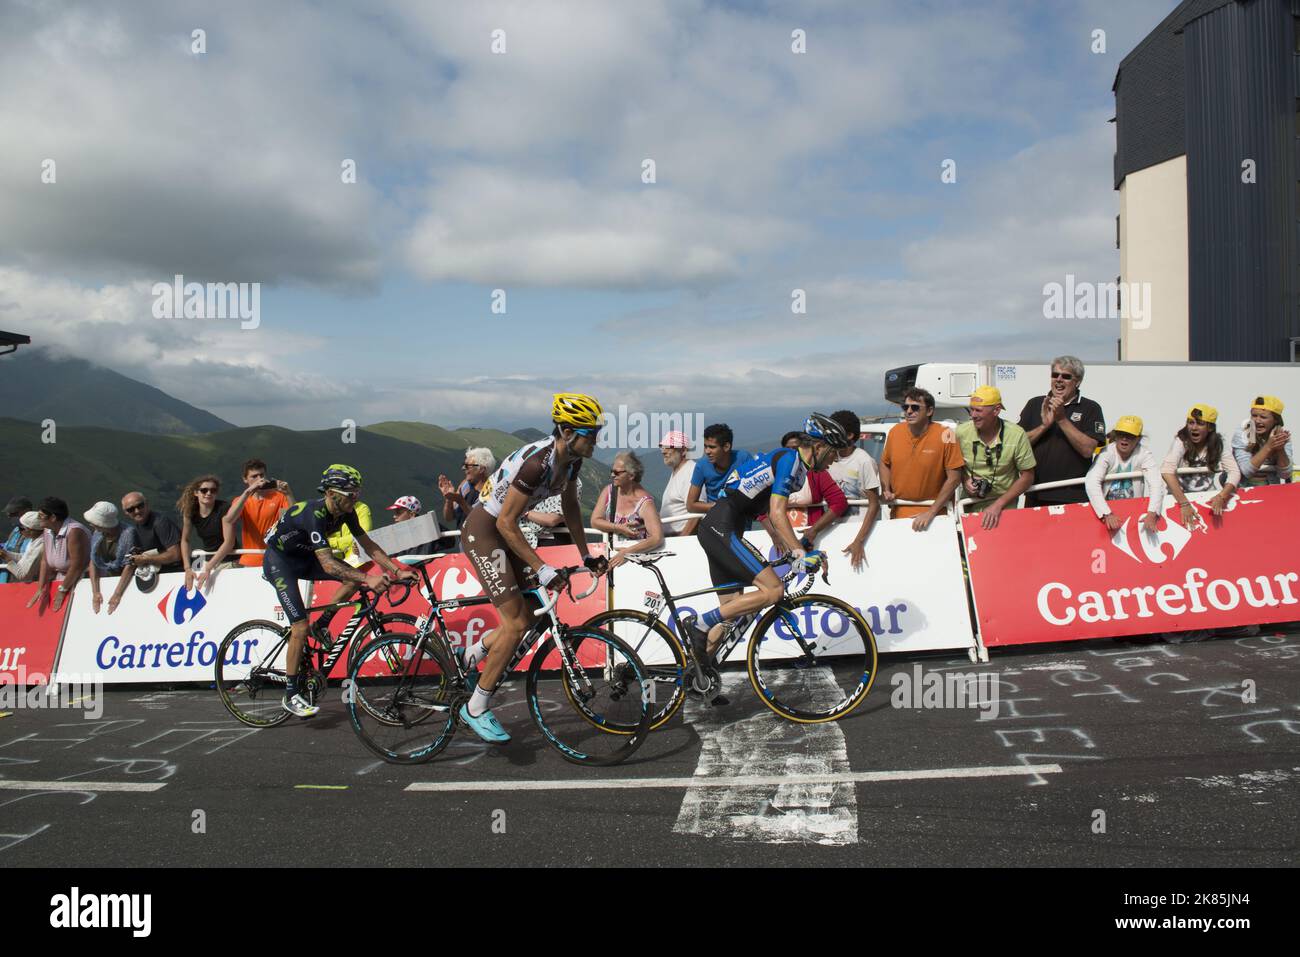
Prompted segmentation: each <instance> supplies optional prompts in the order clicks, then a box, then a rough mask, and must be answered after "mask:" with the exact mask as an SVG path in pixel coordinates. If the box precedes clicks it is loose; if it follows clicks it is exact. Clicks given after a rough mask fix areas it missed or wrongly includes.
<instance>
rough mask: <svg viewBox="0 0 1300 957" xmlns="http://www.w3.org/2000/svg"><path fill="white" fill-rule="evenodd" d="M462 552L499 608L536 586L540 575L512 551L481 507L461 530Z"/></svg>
mask: <svg viewBox="0 0 1300 957" xmlns="http://www.w3.org/2000/svg"><path fill="white" fill-rule="evenodd" d="M460 543H461V550H462V551H463V552H464V553H465V557H466V558H468V559H469V564H470V568H472V569H473V570H474V575H475V576H476V577H477V578H478V580H479V584H480V585H482V586H483V591H484V592H485V593H486V594H487V596H488V598H490V599H492V604H493V605H495V606H496V607H498V608H500V607H501V606H502V605H504V604H506V603H507V602H508V601H510V600H511V599H512V598H516V597H518V596H519V595H520V594H521V592H522V590H523V589H525V588H536V587H537V576H536V575H534V574H533V570H532V568H531V567H530V566H529V565H528V563H527V562H525V561H524V560H523V559H522V558H520V557H519V556H518V555H516V554H515V553H514V552H513V551H511V550H510V546H509V545H507V544H506V540H505V539H504V538H502V537H501V533H500V532H499V531H497V520H496V517H495V516H493V515H492V514H490V513H489V512H488V511H487V509H485V508H483V507H482V506H481V505H476V506H474V509H473V510H472V511H471V512H470V513H469V518H467V519H465V524H464V525H463V526H461V530H460Z"/></svg>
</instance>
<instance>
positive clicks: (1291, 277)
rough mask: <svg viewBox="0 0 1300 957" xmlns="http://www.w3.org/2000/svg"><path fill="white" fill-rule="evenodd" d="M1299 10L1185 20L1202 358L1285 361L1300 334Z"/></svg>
mask: <svg viewBox="0 0 1300 957" xmlns="http://www.w3.org/2000/svg"><path fill="white" fill-rule="evenodd" d="M1294 7H1295V4H1294V3H1293V2H1292V0H1251V2H1245V3H1243V2H1231V3H1226V4H1222V5H1220V6H1218V7H1216V8H1215V9H1213V10H1211V11H1209V12H1207V13H1205V14H1204V15H1202V16H1199V17H1197V18H1195V19H1189V20H1186V21H1185V26H1184V29H1183V50H1184V67H1185V69H1184V76H1185V103H1186V106H1187V109H1186V137H1187V143H1186V151H1187V195H1188V209H1187V213H1188V223H1187V226H1188V277H1189V280H1188V281H1189V289H1188V300H1189V316H1188V345H1189V350H1190V351H1189V356H1188V358H1190V359H1191V360H1193V361H1197V360H1206V361H1216V362H1285V361H1287V359H1288V358H1289V353H1290V348H1289V338H1290V337H1291V336H1294V335H1300V328H1297V326H1298V322H1297V317H1298V315H1300V313H1298V312H1297V303H1298V300H1297V295H1298V293H1300V289H1298V288H1297V282H1296V273H1297V268H1298V266H1300V257H1298V255H1297V253H1298V252H1300V250H1298V249H1297V242H1296V223H1297V191H1296V176H1297V166H1296V147H1297V138H1296V137H1297V132H1300V130H1298V129H1297V103H1296V93H1295V91H1296V53H1295V50H1296V21H1295V17H1294V14H1293V9H1294ZM1247 160H1253V161H1254V176H1255V182H1254V183H1253V184H1252V183H1244V182H1243V181H1242V177H1243V175H1244V171H1243V164H1244V163H1245V162H1246V161H1247Z"/></svg>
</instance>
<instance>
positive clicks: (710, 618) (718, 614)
mask: <svg viewBox="0 0 1300 957" xmlns="http://www.w3.org/2000/svg"><path fill="white" fill-rule="evenodd" d="M720 621H722V609H721V608H710V609H709V610H708V611H706V612H705V613H704V614H703V615H701V616H700V619H699V623H698V624H697V625H696V626H695V627H696V628H698V629H699V630H700V631H708V630H709V629H710V628H712V627H713V626H714V625H716V624H718V622H720Z"/></svg>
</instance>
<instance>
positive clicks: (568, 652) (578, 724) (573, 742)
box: [528, 625, 654, 766]
mask: <svg viewBox="0 0 1300 957" xmlns="http://www.w3.org/2000/svg"><path fill="white" fill-rule="evenodd" d="M653 687H654V686H653V685H652V684H651V682H650V680H649V676H648V675H647V673H646V669H645V665H643V664H641V661H640V659H639V658H637V656H636V653H635V652H633V651H632V649H631V648H629V647H628V646H627V645H626V644H624V643H623V642H622V641H621V640H619V639H618V638H616V637H615V636H614V635H612V634H610V633H609V632H608V631H604V630H602V629H599V628H588V627H586V626H585V625H584V626H582V627H580V628H566V629H564V630H563V631H562V632H561V634H560V635H559V637H558V641H557V639H556V638H548V639H547V640H546V642H545V644H543V645H542V646H541V648H539V649H538V650H537V653H536V654H535V655H533V663H532V665H531V666H530V667H529V669H528V709H529V711H530V712H532V715H533V721H534V722H535V723H536V724H537V728H538V730H540V731H541V732H542V736H543V737H545V738H546V740H547V741H549V742H550V743H551V745H552V746H553V747H554V748H555V749H556V750H557V751H559V752H560V754H561V755H562V756H563V757H564V759H565V760H566V761H572V762H573V763H574V764H587V765H593V766H599V765H608V764H618V763H619V762H620V761H626V760H627V759H628V758H629V757H630V756H631V755H632V754H633V753H634V752H635V751H636V749H637V748H639V747H641V743H642V742H643V741H644V740H645V738H646V735H647V734H649V733H650V721H651V717H652V706H651V704H650V695H651V689H652V688H653Z"/></svg>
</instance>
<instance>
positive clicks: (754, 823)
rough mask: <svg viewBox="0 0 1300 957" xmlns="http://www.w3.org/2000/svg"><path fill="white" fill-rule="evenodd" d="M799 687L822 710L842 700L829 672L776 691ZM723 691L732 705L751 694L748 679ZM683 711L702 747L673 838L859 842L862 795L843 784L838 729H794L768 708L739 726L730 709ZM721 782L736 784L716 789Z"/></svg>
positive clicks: (845, 766) (788, 680)
mask: <svg viewBox="0 0 1300 957" xmlns="http://www.w3.org/2000/svg"><path fill="white" fill-rule="evenodd" d="M796 682H797V683H799V684H801V685H805V686H808V687H809V691H810V692H811V694H812V695H813V696H814V697H813V700H814V701H815V702H816V703H818V704H822V703H823V702H822V700H821V699H823V698H824V699H825V701H824V704H825V705H830V704H833V703H834V702H835V701H837V700H839V698H840V697H841V695H842V694H843V692H842V691H841V689H840V687H839V686H838V685H837V684H836V683H835V679H834V676H833V675H832V674H831V672H830V669H828V668H810V669H808V670H806V671H793V670H789V671H781V672H778V674H777V675H776V680H774V681H773V682H772V690H773V691H775V692H776V693H777V694H778V695H779V694H780V693H781V689H782V687H786V686H789V685H791V684H793V683H796ZM723 692H724V694H726V695H727V697H728V698H730V699H731V700H732V701H733V702H734V701H738V700H741V699H742V696H748V695H750V694H751V693H752V691H751V688H750V684H749V678H748V676H747V675H744V674H734V673H733V674H728V675H726V676H725V678H724V681H723ZM752 700H753V699H752V698H751V699H750V701H752ZM692 705H694V706H692ZM686 707H687V711H686V722H687V723H688V724H692V725H694V726H695V729H696V730H697V731H698V732H699V734H700V739H701V742H702V745H703V746H702V747H701V749H700V760H699V763H698V764H697V765H696V767H695V777H694V778H693V779H692V783H691V786H690V787H689V788H687V790H686V794H685V795H684V796H683V797H682V807H681V810H680V811H679V812H678V814H677V822H676V823H675V824H674V825H673V831H674V832H675V833H677V834H699V835H701V836H703V837H725V838H730V839H732V840H739V841H762V842H764V843H772V844H788V843H814V844H856V843H857V842H858V797H857V789H856V788H855V787H854V786H853V782H851V781H848V780H839V779H838V776H839V775H842V774H849V773H851V772H850V770H849V753H848V748H847V745H846V744H845V741H844V731H843V730H842V729H841V728H840V726H839V725H838V724H836V723H835V722H833V721H832V722H829V723H826V724H797V723H795V722H793V721H785V720H784V719H782V718H780V717H778V716H777V715H775V714H773V713H772V712H770V711H768V710H767V709H766V708H761V709H760V710H759V713H757V714H752V715H750V716H749V717H747V718H742V719H741V720H739V721H736V720H734V718H731V717H730V715H729V714H728V711H729V710H731V709H718V708H702V707H700V706H699V704H698V703H696V702H689V703H688V704H687V706H686ZM729 719H730V720H729ZM718 778H727V779H732V780H736V781H738V783H736V784H732V785H728V786H724V787H721V788H719V786H718V785H717V784H716V783H715V779H718Z"/></svg>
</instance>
